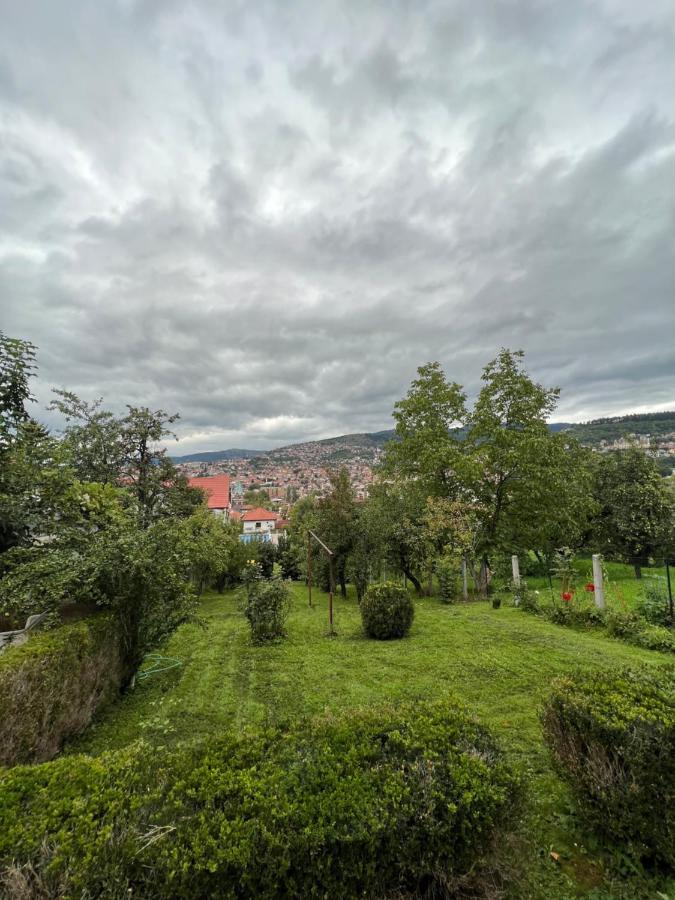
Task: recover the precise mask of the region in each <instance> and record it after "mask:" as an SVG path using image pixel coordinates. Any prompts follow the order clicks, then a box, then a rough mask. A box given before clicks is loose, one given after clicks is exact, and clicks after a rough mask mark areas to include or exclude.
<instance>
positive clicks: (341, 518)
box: [317, 467, 357, 597]
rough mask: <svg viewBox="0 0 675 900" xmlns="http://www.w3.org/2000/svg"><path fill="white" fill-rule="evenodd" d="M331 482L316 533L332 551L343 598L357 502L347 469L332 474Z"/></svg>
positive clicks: (321, 504) (319, 508) (320, 503)
mask: <svg viewBox="0 0 675 900" xmlns="http://www.w3.org/2000/svg"><path fill="white" fill-rule="evenodd" d="M330 483H331V488H332V490H331V492H330V493H329V494H328V495H327V496H326V497H324V498H322V499H321V500H320V501H319V505H318V522H317V528H318V531H317V533H318V535H319V537H320V538H321V540H322V541H323V542H324V543H325V544H327V545H328V546H329V547H330V549H331V550H332V551H333V564H334V570H335V578H336V580H337V583H338V584H339V585H340V592H341V594H342V596H343V597H346V596H347V559H348V557H349V554H350V552H351V550H352V547H353V542H354V531H355V525H356V519H357V512H356V500H355V497H354V489H353V488H352V483H351V480H350V478H349V472H348V470H347V469H346V468H344V467H343V468H342V469H340V470H339V471H337V472H331V473H330ZM322 559H323V557H322Z"/></svg>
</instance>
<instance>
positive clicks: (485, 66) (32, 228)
mask: <svg viewBox="0 0 675 900" xmlns="http://www.w3.org/2000/svg"><path fill="white" fill-rule="evenodd" d="M0 21H2V26H1V27H0V303H1V304H2V312H1V317H0V328H2V330H4V331H5V332H6V333H8V334H11V335H13V336H17V337H23V338H27V339H29V340H31V341H33V342H34V343H36V344H37V345H38V347H39V365H40V377H39V382H38V383H37V394H38V397H39V401H40V404H41V406H42V407H44V405H45V404H46V403H47V402H48V399H49V389H50V387H51V386H66V387H68V388H70V389H72V390H74V391H76V392H77V393H79V394H81V395H82V396H84V397H86V398H89V399H93V398H95V397H97V396H100V395H103V396H104V397H105V398H106V400H107V401H108V403H109V405H110V406H112V407H114V408H116V409H121V408H123V405H124V403H126V402H128V403H135V404H147V405H150V406H152V407H163V408H165V409H166V410H168V411H170V412H174V411H179V412H180V413H181V416H182V420H181V424H180V429H179V431H180V435H181V442H180V448H181V449H182V450H184V451H185V452H190V451H193V450H199V449H220V448H222V447H229V446H239V447H270V446H277V445H280V444H284V443H290V442H292V441H295V440H302V439H308V438H314V437H323V436H329V435H333V434H340V433H345V432H350V431H366V430H377V429H380V428H386V427H390V421H391V420H390V413H391V408H392V404H393V402H394V401H395V400H396V399H397V398H399V397H401V396H402V395H403V394H404V393H405V390H406V389H407V385H408V384H409V382H410V380H411V378H412V377H413V376H414V374H415V369H416V367H417V366H418V365H421V364H422V363H424V362H426V361H428V360H432V359H438V360H439V361H440V362H441V363H442V364H443V366H444V368H445V370H446V373H447V374H448V376H449V377H450V378H452V379H456V380H458V381H460V382H462V383H463V384H465V385H466V387H467V389H468V390H469V392H470V393H472V392H475V390H476V388H477V386H478V383H479V376H480V371H481V368H482V366H483V365H484V364H485V363H486V362H487V361H488V360H489V359H490V358H492V357H493V356H494V355H495V354H496V352H497V351H498V350H499V348H500V346H508V347H511V348H513V349H516V348H522V349H524V350H525V351H526V354H527V366H528V368H529V370H530V371H531V372H532V373H533V374H534V375H535V376H536V377H537V379H538V380H540V381H542V382H544V383H546V384H549V385H558V386H560V387H561V388H562V391H563V393H562V398H561V403H560V407H559V409H558V412H557V413H556V416H555V418H556V419H558V420H561V419H568V420H569V419H576V420H578V419H584V418H588V417H591V416H594V415H602V414H614V413H618V412H623V411H635V410H646V409H667V408H675V335H674V332H675V4H674V3H673V0H639V2H638V0H564V2H563V0H485V2H482V0H464V2H452V0H443V2H423V0H410V2H403V0H400V2H393V0H382V2H376V3H374V2H368V0H354V2H349V0H339V2H330V0H322V2H316V0H307V2H293V0H288V2H281V0H274V2H271V0H270V2H265V0H250V2H245V0H242V2H233V3H227V2H223V0H214V2H206V0H205V2H185V0H181V2H172V0H119V2H113V0H96V2H91V0H44V2H40V3H37V2H31V0H22V2H20V3H19V2H17V0H0ZM36 411H37V409H36ZM44 418H45V419H47V420H48V417H46V416H45V417H44Z"/></svg>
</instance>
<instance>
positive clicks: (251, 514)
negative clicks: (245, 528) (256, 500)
mask: <svg viewBox="0 0 675 900" xmlns="http://www.w3.org/2000/svg"><path fill="white" fill-rule="evenodd" d="M278 518H279V516H278V515H277V514H276V513H273V512H270V511H269V510H268V509H261V507H258V508H257V509H247V510H246V512H245V513H244V515H243V516H242V517H241V520H242V522H269V521H270V520H272V521H276V520H277V519H278Z"/></svg>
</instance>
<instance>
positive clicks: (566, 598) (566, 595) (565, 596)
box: [562, 591, 572, 603]
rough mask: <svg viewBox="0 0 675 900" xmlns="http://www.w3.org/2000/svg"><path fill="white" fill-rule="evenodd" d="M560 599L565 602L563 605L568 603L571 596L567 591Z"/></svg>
mask: <svg viewBox="0 0 675 900" xmlns="http://www.w3.org/2000/svg"><path fill="white" fill-rule="evenodd" d="M562 598H563V600H564V601H565V603H569V602H570V600H571V599H572V595H571V594H570V592H569V591H565V593H564V594H563V595H562Z"/></svg>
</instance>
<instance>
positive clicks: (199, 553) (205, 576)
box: [184, 506, 245, 594]
mask: <svg viewBox="0 0 675 900" xmlns="http://www.w3.org/2000/svg"><path fill="white" fill-rule="evenodd" d="M184 528H185V530H186V533H187V535H188V539H189V541H190V544H191V547H192V550H191V558H192V568H191V580H192V583H193V584H194V585H195V587H196V588H197V591H198V593H200V594H201V593H202V592H203V591H204V589H205V588H207V587H216V589H217V590H218V591H222V590H223V589H224V587H225V585H226V584H234V583H237V582H238V581H240V579H241V571H242V569H243V566H244V564H245V553H244V546H243V544H242V543H241V542H240V541H239V527H238V526H237V525H235V524H233V523H230V522H226V521H225V520H223V519H221V518H220V517H219V516H214V515H213V513H212V512H210V511H209V510H208V509H207V508H206V507H205V506H202V507H200V508H199V509H198V510H197V511H196V512H194V513H193V514H192V515H191V516H190V517H189V518H186V519H185V521H184Z"/></svg>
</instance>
